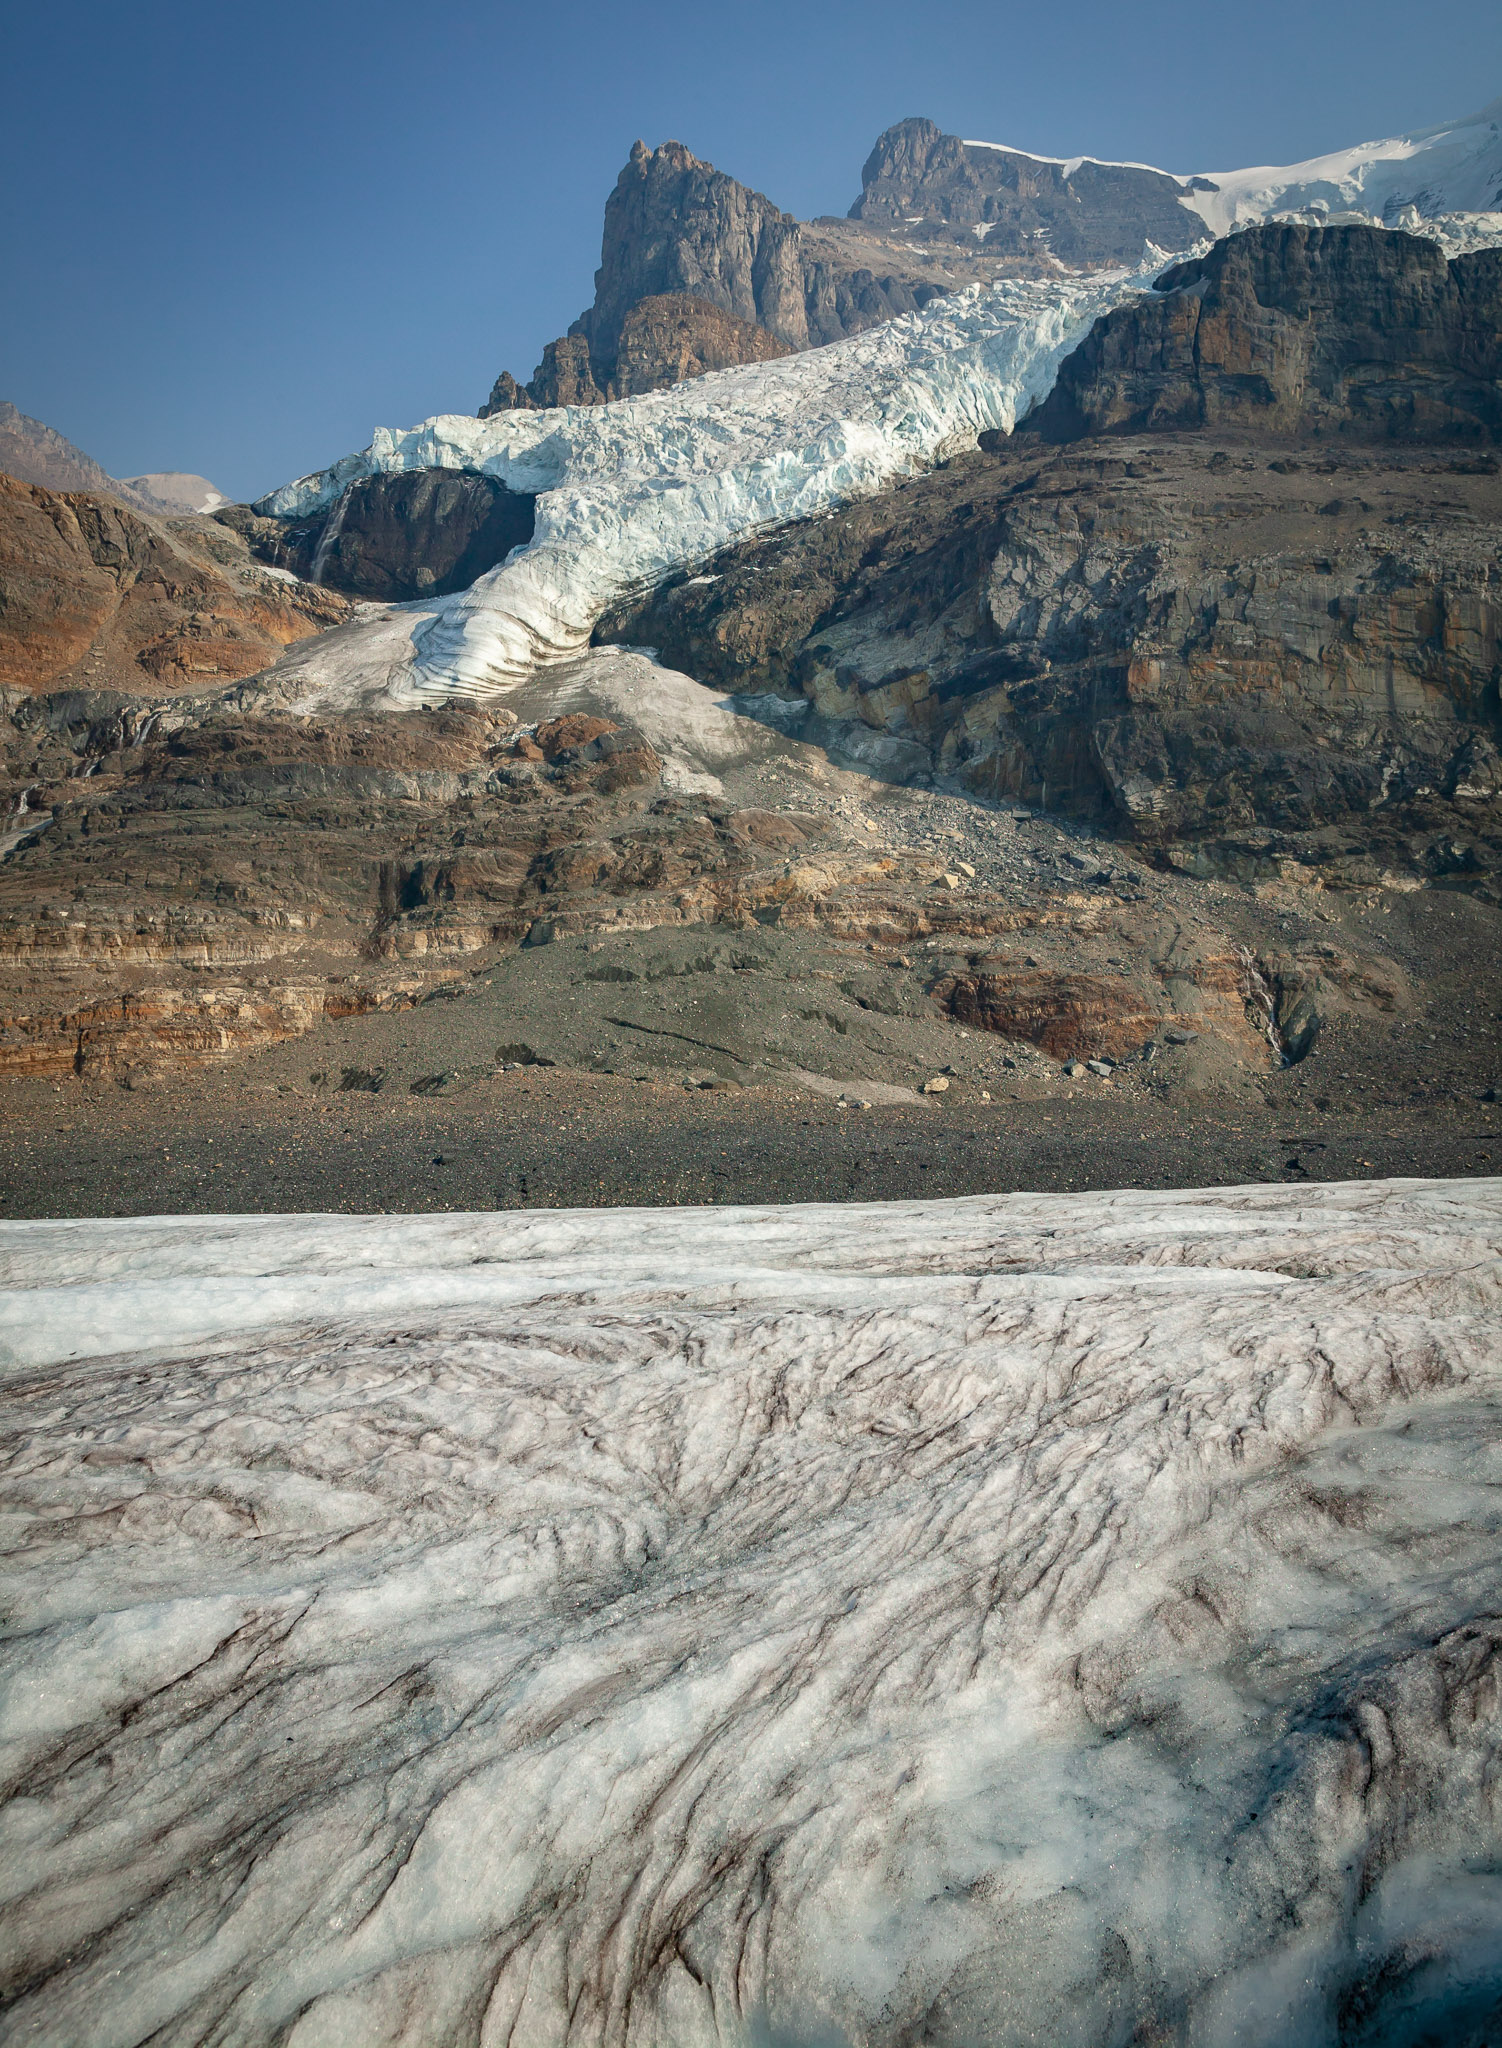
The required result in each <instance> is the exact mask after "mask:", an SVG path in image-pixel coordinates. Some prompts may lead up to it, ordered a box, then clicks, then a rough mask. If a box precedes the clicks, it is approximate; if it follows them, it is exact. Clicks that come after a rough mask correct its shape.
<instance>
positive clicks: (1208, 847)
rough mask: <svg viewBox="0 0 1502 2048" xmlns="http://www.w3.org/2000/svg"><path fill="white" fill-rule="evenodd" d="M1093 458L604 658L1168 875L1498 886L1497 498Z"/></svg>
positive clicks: (1318, 453) (1236, 459) (776, 577)
mask: <svg viewBox="0 0 1502 2048" xmlns="http://www.w3.org/2000/svg"><path fill="white" fill-rule="evenodd" d="M1109 445H1110V454H1109V455H1106V454H1103V453H1102V452H1100V450H1099V445H1098V444H1095V445H1094V446H1092V445H1089V444H1087V445H1086V446H1085V447H1083V448H1078V447H1077V448H1071V449H1068V450H1060V451H1054V450H1049V449H1034V450H1032V451H1031V452H1029V451H1028V450H1027V448H1026V447H1025V446H1019V445H1017V444H1016V443H1013V444H1004V445H1003V447H1002V449H1001V450H1000V451H999V452H997V453H995V454H990V455H986V454H977V455H974V456H965V457H961V458H958V459H957V460H956V461H954V462H952V463H951V464H949V465H948V466H947V467H946V468H945V469H943V470H940V471H937V472H934V473H932V474H931V475H929V476H926V477H922V478H918V479H915V480H914V481H913V482H911V483H909V484H907V485H905V486H904V487H902V488H901V489H899V490H897V491H893V492H891V493H888V494H887V495H885V496H884V497H882V498H879V499H873V500H869V501H867V502H866V503H864V504H861V505H856V506H851V507H849V508H847V509H846V510H845V511H843V512H840V513H838V514H836V515H834V516H833V517H832V518H829V519H826V520H821V521H818V522H817V523H812V524H810V525H808V526H804V527H797V528H793V529H790V530H789V531H787V532H785V533H783V534H780V535H777V536H774V537H772V538H770V539H767V540H765V541H762V542H760V543H756V544H752V545H750V546H748V547H746V548H744V549H740V550H734V551H729V552H727V553H726V554H724V555H722V556H720V557H718V558H716V559H715V560H713V561H712V562H710V563H709V564H707V565H706V573H704V574H703V575H701V576H699V577H695V578H684V579H682V580H681V581H680V582H679V583H677V584H676V585H675V586H672V587H668V588H665V589H663V590H661V591H659V592H658V593H656V594H655V595H654V596H653V597H651V598H649V599H647V600H645V601H644V602H643V603H641V604H640V605H638V606H636V607H634V608H630V609H628V610H626V611H623V612H622V613H620V614H618V615H616V616H615V617H613V618H610V619H607V620H605V621H603V622H602V625H601V628H600V634H599V637H601V638H609V639H614V638H617V637H619V638H620V639H622V640H624V641H626V642H628V643H633V644H635V643H642V642H645V643H647V644H650V645H652V646H655V647H657V648H659V649H660V650H661V655H662V659H663V660H664V661H667V662H670V663H672V664H673V665H674V666H675V667H679V668H682V669H685V670H687V671H688V672H689V673H690V674H693V675H697V676H699V677H700V678H701V679H702V680H704V681H705V682H710V683H714V684H717V685H719V686H721V687H727V688H730V689H733V690H739V691H743V692H746V693H749V694H752V695H754V694H756V693H759V692H761V693H766V692H770V693H772V695H771V696H770V698H769V699H768V703H769V706H770V707H771V709H770V710H769V713H768V715H774V714H775V715H776V716H777V717H778V718H780V719H781V720H782V721H783V722H784V723H786V722H788V721H789V720H791V721H792V723H791V726H790V729H792V730H796V731H799V732H802V733H803V734H804V735H805V736H808V737H812V736H814V735H815V734H816V733H822V734H823V735H824V736H825V739H826V743H828V744H830V745H832V746H833V747H834V748H835V749H836V751H837V752H840V753H843V754H844V755H846V756H847V757H848V758H851V759H853V760H856V761H859V762H861V763H862V764H863V765H865V766H867V767H870V768H873V769H875V770H876V772H878V773H881V774H887V775H892V776H895V777H896V778H898V779H923V778H926V777H927V776H928V775H929V774H930V773H932V772H933V771H934V770H936V769H937V770H940V771H943V772H949V773H957V774H959V775H960V776H962V777H963V778H965V779H967V780H968V781H969V782H970V784H971V786H972V787H974V788H976V789H977V790H979V791H981V792H984V793H986V794H988V795H999V796H1013V797H1016V798H1019V799H1021V800H1022V801H1024V802H1028V803H1032V804H1038V805H1044V806H1048V807H1051V808H1063V809H1066V810H1072V811H1074V812H1076V813H1077V814H1080V815H1083V816H1089V817H1094V818H1096V819H1098V820H1100V821H1101V822H1102V823H1104V824H1106V825H1107V826H1108V828H1109V829H1112V830H1115V831H1117V832H1119V833H1121V834H1122V835H1124V836H1126V837H1129V838H1132V839H1135V840H1137V841H1138V842H1139V843H1141V844H1143V845H1145V846H1151V847H1156V848H1158V849H1161V850H1162V851H1163V853H1164V855H1165V857H1169V858H1172V859H1176V860H1177V859H1182V860H1186V861H1191V862H1196V861H1197V862H1199V863H1200V864H1201V865H1203V864H1204V863H1205V862H1207V861H1208V862H1211V863H1212V865H1213V864H1214V863H1216V862H1219V863H1220V864H1222V865H1224V864H1226V863H1230V864H1231V865H1232V866H1233V867H1237V868H1238V871H1239V867H1240V866H1245V867H1246V868H1247V870H1248V872H1251V873H1261V874H1276V873H1278V872H1281V869H1282V866H1283V865H1286V864H1288V863H1292V864H1294V865H1295V866H1304V867H1309V868H1311V869H1320V870H1322V871H1330V872H1335V871H1339V872H1340V873H1342V874H1346V875H1347V876H1348V877H1357V876H1362V875H1364V876H1366V878H1367V879H1368V880H1370V879H1374V878H1375V877H1377V876H1379V875H1380V874H1381V873H1383V872H1386V871H1394V872H1404V873H1410V874H1413V875H1448V876H1450V877H1452V878H1455V879H1459V880H1461V881H1466V880H1467V879H1469V881H1470V882H1473V883H1475V884H1477V885H1478V886H1485V887H1487V888H1493V887H1496V886H1497V883H1498V881H1499V880H1502V755H1499V752H1498V747H1499V742H1502V719H1499V713H1498V702H1497V684H1498V677H1499V674H1502V576H1499V571H1498V563H1497V555H1496V548H1495V544H1494V541H1493V537H1492V536H1493V533H1494V531H1495V525H1496V522H1497V521H1498V519H1499V518H1502V480H1499V477H1498V476H1497V475H1496V474H1493V473H1490V471H1489V469H1488V465H1487V464H1486V463H1485V462H1481V461H1477V460H1475V459H1474V458H1471V457H1464V456H1462V457H1458V458H1456V457H1448V456H1438V457H1437V456H1436V455H1435V454H1433V453H1432V452H1431V451H1428V450H1394V451H1392V452H1390V453H1388V452H1383V453H1381V454H1377V453H1372V452H1369V451H1361V452H1360V453H1357V452H1356V451H1354V450H1350V451H1343V453H1342V455H1341V458H1340V460H1339V462H1338V463H1337V462H1336V461H1334V460H1332V459H1331V458H1330V457H1329V456H1328V455H1327V454H1326V453H1325V452H1324V451H1323V450H1322V449H1321V448H1320V447H1318V446H1317V445H1316V446H1315V447H1314V448H1313V449H1312V450H1310V451H1308V452H1304V453H1301V454H1299V455H1297V456H1293V455H1290V454H1289V453H1288V450H1287V444H1279V448H1278V452H1277V453H1273V452H1272V451H1271V450H1263V449H1255V448H1249V447H1246V446H1241V447H1239V448H1237V449H1236V450H1235V452H1234V453H1232V452H1230V451H1228V450H1225V449H1215V448H1213V447H1211V446H1210V445H1208V444H1207V443H1206V442H1205V441H1204V440H1197V439H1195V438H1194V437H1191V436H1178V437H1174V438H1171V439H1170V438H1168V437H1163V438H1162V439H1160V440H1158V441H1156V442H1139V443H1132V442H1126V443H1122V442H1115V443H1112V444H1109ZM1270 454H1271V456H1272V459H1271V462H1270V461H1269V459H1268V457H1269V455H1270ZM779 698H780V699H781V700H782V702H781V704H780V705H779V704H778V703H777V700H778V699H779ZM1488 876H1490V877H1491V880H1490V881H1488V879H1487V878H1488Z"/></svg>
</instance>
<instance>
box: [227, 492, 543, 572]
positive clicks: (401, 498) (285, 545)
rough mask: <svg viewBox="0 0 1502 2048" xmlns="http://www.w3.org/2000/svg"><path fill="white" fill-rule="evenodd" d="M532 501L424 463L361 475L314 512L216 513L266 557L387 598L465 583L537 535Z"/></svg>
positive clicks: (234, 509)
mask: <svg viewBox="0 0 1502 2048" xmlns="http://www.w3.org/2000/svg"><path fill="white" fill-rule="evenodd" d="M535 503H536V501H535V499H533V498H532V497H531V496H529V495H528V494H527V493H525V492H521V491H512V490H508V489H507V487H506V486H505V485H504V484H502V483H498V482H496V480H495V479H494V478H493V477H488V476H472V475H470V474H468V473H467V472H465V471H460V470H451V469H419V470H406V471H402V472H397V473H392V474H389V475H381V476H371V477H362V478H361V479H360V480H359V481H358V482H356V483H352V484H350V485H349V486H348V488H347V489H346V490H345V491H344V493H343V495H342V496H341V497H340V498H339V500H338V502H337V503H336V504H335V505H334V506H333V507H332V508H331V509H330V510H329V511H327V512H325V513H319V514H318V515H317V516H316V517H315V518H312V519H274V518H271V517H268V516H266V515H264V514H260V513H257V512H255V511H254V510H253V509H252V508H251V507H249V506H246V505H235V506H230V507H227V508H225V509H224V510H223V511H221V512H218V513H216V514H215V515H214V517H215V519H216V520H217V521H219V522H220V523H221V524H223V525H225V526H229V527H232V528H233V529H234V530H235V531H237V532H239V533H241V534H242V535H243V536H244V537H245V540H246V541H247V543H248V545H249V546H250V547H251V549H252V550H253V551H254V553H255V554H256V555H257V556H258V557H259V558H260V559H261V560H262V561H265V562H268V563H270V564H272V565H273V566H275V567H277V568H283V569H290V570H291V571H292V572H293V574H294V575H297V576H300V577H302V578H304V579H305V580H306V581H308V582H312V583H317V584H322V585H324V586H326V587H327V588H329V589H331V590H339V591H343V592H345V593H347V594H348V595H349V596H351V597H363V598H367V599H370V600H373V601H375V602H378V603H387V604H391V603H401V602H404V601H405V600H408V599H411V598H419V597H442V596H445V595H446V594H447V593H448V592H450V591H454V590H464V589H467V588H468V586H469V585H470V584H471V583H473V582H474V580H475V578H476V577H477V576H483V575H484V574H485V571H486V570H487V569H493V568H494V567H495V565H496V564H497V562H502V561H504V560H505V558H506V556H507V555H508V554H510V552H511V550H512V549H513V548H514V547H520V546H521V545H523V544H524V543H525V542H526V541H529V540H530V539H531V538H532V523H533V511H534V506H535Z"/></svg>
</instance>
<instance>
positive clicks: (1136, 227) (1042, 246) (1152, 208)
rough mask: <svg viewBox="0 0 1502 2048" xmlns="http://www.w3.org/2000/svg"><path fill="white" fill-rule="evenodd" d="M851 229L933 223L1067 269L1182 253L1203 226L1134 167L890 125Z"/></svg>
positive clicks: (869, 163) (1177, 187)
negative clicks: (1152, 253) (1028, 152)
mask: <svg viewBox="0 0 1502 2048" xmlns="http://www.w3.org/2000/svg"><path fill="white" fill-rule="evenodd" d="M861 186H862V190H861V196H860V198H859V199H857V200H856V202H855V204H854V206H852V207H851V209H850V218H851V219H852V220H858V221H864V222H867V223H868V224H871V225H876V226H881V227H885V228H888V229H894V230H895V229H897V228H911V227H915V226H920V225H928V224H932V223H940V222H942V223H943V224H945V225H946V226H950V227H958V228H963V229H966V230H968V231H969V232H970V233H972V234H975V235H976V237H977V239H979V240H981V241H983V242H984V243H985V245H986V250H987V253H988V254H989V255H993V256H997V257H1000V256H1012V257H1021V256H1027V255H1037V254H1039V253H1040V252H1046V253H1048V254H1051V255H1052V256H1053V257H1055V258H1056V259H1057V260H1058V261H1059V262H1061V263H1065V264H1068V265H1071V266H1091V265H1095V264H1102V263H1136V262H1139V261H1140V260H1141V257H1142V245H1143V243H1144V241H1150V242H1153V243H1155V244H1156V245H1157V247H1158V248H1160V249H1162V250H1164V251H1165V252H1168V253H1172V251H1174V250H1176V249H1189V248H1192V247H1193V246H1194V244H1195V243H1196V242H1198V241H1200V240H1201V239H1202V238H1203V236H1204V232H1205V230H1204V224H1203V222H1202V221H1200V220H1199V218H1198V217H1197V216H1196V215H1194V214H1192V213H1190V212H1189V211H1188V210H1187V209H1186V208H1185V207H1184V205H1183V204H1182V203H1181V202H1182V200H1183V199H1184V197H1185V196H1186V195H1187V194H1188V193H1190V192H1191V191H1194V190H1197V189H1208V188H1207V185H1206V181H1205V180H1204V179H1193V180H1191V181H1189V182H1188V183H1183V182H1181V181H1180V180H1179V179H1177V178H1172V177H1169V176H1168V175H1167V174H1166V173H1165V172H1163V171H1154V170H1145V169H1142V168H1139V167H1138V166H1137V165H1135V164H1104V163H1095V162H1092V161H1091V159H1090V158H1088V157H1084V158H1080V159H1077V160H1075V161H1071V162H1067V163H1055V162H1050V161H1049V160H1048V159H1047V158H1043V157H1035V156H1024V155H1022V154H1021V153H1020V152H1018V151H1015V150H1009V149H994V148H991V147H989V146H987V145H985V144H981V143H973V142H962V141H961V140H960V139H959V137H958V136H956V135H945V134H944V133H943V131H942V130H941V129H940V128H938V127H937V126H936V125H935V123H934V122H932V121H925V120H907V121H899V122H898V123H897V125H896V126H895V127H893V128H889V129H888V130H887V131H886V133H885V134H884V135H883V136H881V137H880V139H879V140H878V142H877V144H876V147H875V148H874V149H873V150H872V152H871V154H870V156H869V157H868V158H867V159H866V164H865V168H864V170H863V171H862V172H861Z"/></svg>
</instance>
